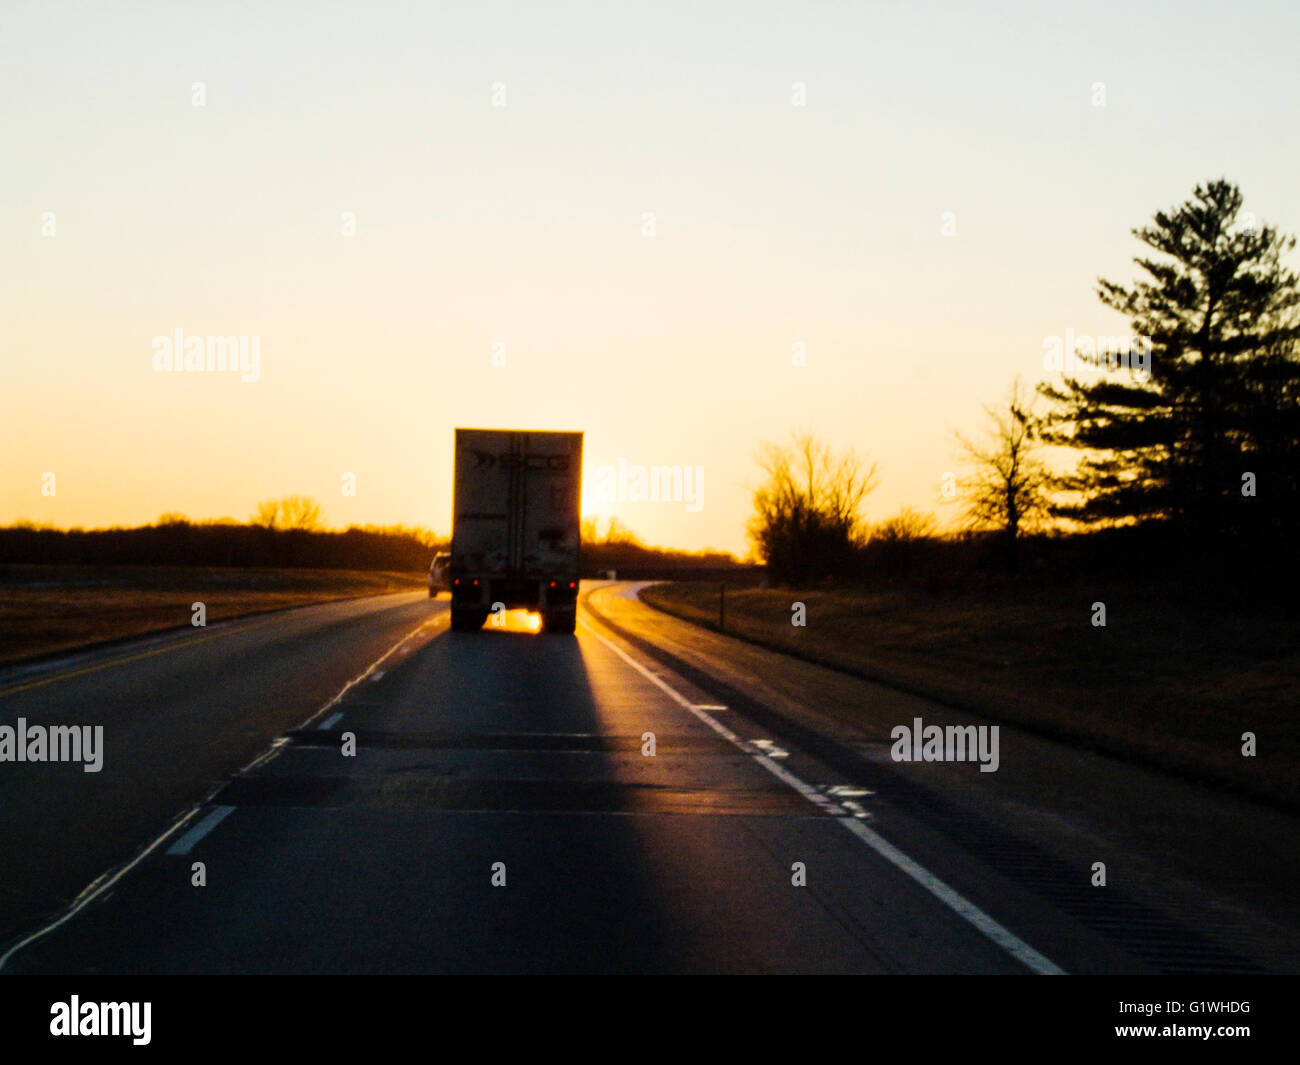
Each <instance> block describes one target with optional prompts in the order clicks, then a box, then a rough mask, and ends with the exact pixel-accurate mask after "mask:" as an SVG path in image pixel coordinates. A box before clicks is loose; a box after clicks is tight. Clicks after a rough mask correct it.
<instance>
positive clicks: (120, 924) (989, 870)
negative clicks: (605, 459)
mask: <svg viewBox="0 0 1300 1065" xmlns="http://www.w3.org/2000/svg"><path fill="white" fill-rule="evenodd" d="M636 590H637V586H636V585H634V584H627V583H620V584H614V583H603V582H597V583H587V584H585V585H584V591H583V598H582V609H581V610H580V614H579V627H578V633H577V635H576V637H564V636H544V635H538V634H535V633H534V632H532V631H531V628H530V626H529V624H528V621H527V618H526V616H525V615H511V616H510V617H509V618H508V624H507V625H506V626H505V627H503V628H500V629H498V628H494V627H493V626H492V625H491V624H489V625H487V626H485V628H484V630H483V631H482V632H478V633H451V632H449V631H448V611H447V605H448V604H447V601H446V600H445V599H439V600H436V601H430V600H429V599H427V598H425V597H424V596H423V595H422V594H421V595H413V594H402V595H395V596H383V597H376V598H371V599H364V600H355V601H349V602H344V603H336V604H329V605H325V606H320V607H308V608H301V609H297V610H293V611H287V612H283V613H278V614H270V615H264V616H260V617H255V618H251V619H248V620H245V621H237V622H231V623H227V624H224V625H220V626H213V627H212V629H211V630H209V631H203V630H194V631H191V632H185V633H176V634H171V635H167V636H164V637H160V638H157V639H154V640H150V641H140V642H137V643H134V644H130V645H125V646H121V647H117V648H113V649H111V650H105V651H98V652H93V653H88V654H86V655H83V656H78V657H73V658H70V659H66V660H61V661H58V662H54V663H46V664H44V665H42V666H40V667H36V668H31V667H29V668H25V669H10V670H6V671H4V672H3V673H0V724H12V723H13V722H14V721H15V720H16V719H17V718H19V717H23V718H25V719H26V720H27V721H28V722H29V723H47V724H55V723H58V724H102V725H103V726H104V736H105V740H104V746H105V750H104V766H103V769H102V771H100V772H98V773H84V772H83V771H82V768H81V767H80V766H79V765H50V764H18V765H15V764H5V765H3V766H0V808H3V810H4V811H5V814H4V818H3V820H2V821H0V874H2V875H0V889H2V892H3V893H2V894H0V942H3V943H4V946H3V947H0V953H2V954H3V971H4V972H6V973H10V972H16V973H24V972H27V973H33V972H54V973H244V972H257V973H262V972H271V973H372V972H376V973H377V972H386V973H410V972H474V973H490V972H512V973H513V972H538V973H552V972H558V973H576V972H582V973H624V972H683V973H698V972H742V973H777V972H824V973H1042V974H1053V973H1061V972H1065V973H1114V972H1128V973H1155V972H1242V973H1246V972H1276V971H1291V972H1294V971H1295V970H1296V968H1297V965H1298V964H1300V963H1298V959H1300V915H1297V912H1296V904H1295V902H1294V900H1293V897H1292V895H1293V885H1294V883H1295V878H1296V875H1297V872H1298V870H1297V862H1298V861H1300V857H1298V856H1300V847H1297V845H1296V844H1297V842H1300V831H1298V826H1297V819H1296V818H1295V817H1294V816H1293V815H1291V814H1288V813H1285V812H1282V811H1276V810H1271V809H1268V808H1265V807H1261V806H1257V805H1255V804H1252V803H1249V802H1246V801H1245V800H1241V799H1237V798H1234V797H1232V796H1228V795H1224V794H1221V793H1219V792H1216V791H1214V790H1212V789H1209V788H1204V787H1201V786H1200V785H1195V784H1190V783H1187V782H1183V781H1178V780H1174V779H1172V778H1168V777H1165V776H1163V775H1161V774H1157V773H1154V772H1151V771H1148V770H1145V769H1142V768H1139V767H1135V766H1131V765H1126V764H1124V763H1120V762H1117V761H1114V760H1110V759H1106V758H1103V757H1101V756H1099V755H1095V754H1090V753H1087V752H1082V751H1075V750H1072V749H1070V748H1067V747H1064V746H1062V745H1060V744H1057V743H1054V742H1052V741H1048V740H1044V739H1041V738H1038V737H1034V736H1030V735H1028V734H1025V733H1023V732H1021V731H1019V730H1013V729H1010V728H1004V729H1003V735H1002V741H1001V749H1002V753H1001V765H1000V767H999V769H998V771H997V772H996V773H988V774H981V773H979V772H978V769H977V767H976V766H974V765H970V764H965V765H953V764H914V765H904V764H900V763H896V762H893V761H892V760H891V759H890V757H889V741H888V736H889V729H890V727H891V725H893V724H897V723H900V722H910V721H911V720H913V719H914V717H916V716H923V717H925V718H926V719H927V720H933V721H940V722H951V723H967V722H972V721H974V719H973V718H970V717H969V716H968V715H963V714H960V713H957V712H955V711H949V710H947V709H945V708H943V707H939V706H936V705H934V704H930V703H926V702H924V701H922V700H919V699H914V698H912V697H910V696H904V695H901V694H899V693H897V692H893V691H890V690H889V689H886V688H882V687H880V686H878V685H873V684H869V683H867V682H865V681H861V680H857V679H855V678H851V677H847V676H845V675H843V674H838V673H833V672H831V671H829V670H824V669H821V668H820V667H816V666H812V665H808V664H805V663H799V662H795V661H793V660H791V659H788V658H785V657H784V656H781V655H776V654H773V653H771V652H767V651H762V650H759V649H757V648H754V647H750V646H748V645H745V644H743V643H740V642H738V641H734V640H730V639H728V638H727V637H724V636H719V635H717V634H714V633H707V632H704V631H702V630H698V629H696V628H694V627H692V626H690V625H688V624H686V623H684V622H680V621H677V620H676V619H672V618H668V617H666V616H664V615H661V614H658V613H657V612H655V611H653V610H651V609H650V608H649V607H646V606H645V605H644V604H642V603H640V602H639V601H638V600H637V599H636V596H635V592H636ZM1137 810H1140V811H1141V816H1135V811H1137ZM1096 862H1103V863H1105V864H1106V866H1107V877H1108V882H1107V885H1106V886H1105V887H1099V886H1094V884H1093V883H1092V879H1093V876H1094V863H1096ZM199 879H201V880H202V883H197V882H196V880H199Z"/></svg>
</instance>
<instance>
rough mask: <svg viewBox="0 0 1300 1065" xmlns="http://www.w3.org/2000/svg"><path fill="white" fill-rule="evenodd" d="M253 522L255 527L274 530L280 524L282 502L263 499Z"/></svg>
mask: <svg viewBox="0 0 1300 1065" xmlns="http://www.w3.org/2000/svg"><path fill="white" fill-rule="evenodd" d="M252 521H253V524H254V525H260V526H261V527H262V528H263V529H274V528H275V527H276V526H277V525H278V524H279V522H280V501H279V500H278V499H263V500H262V501H261V502H260V503H258V504H257V509H256V510H255V511H254V512H253V519H252Z"/></svg>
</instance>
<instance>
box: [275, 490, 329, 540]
mask: <svg viewBox="0 0 1300 1065" xmlns="http://www.w3.org/2000/svg"><path fill="white" fill-rule="evenodd" d="M280 520H281V522H282V523H283V527H284V528H286V529H292V530H295V531H298V532H312V531H313V530H316V529H319V528H320V527H321V505H320V504H319V503H318V502H316V500H314V499H312V498H311V496H285V497H284V498H283V499H281V500H280Z"/></svg>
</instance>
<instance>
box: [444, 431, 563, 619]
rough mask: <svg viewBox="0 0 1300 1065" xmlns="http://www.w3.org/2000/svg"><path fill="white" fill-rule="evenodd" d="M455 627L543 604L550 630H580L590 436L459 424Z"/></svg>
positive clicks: (451, 572)
mask: <svg viewBox="0 0 1300 1065" xmlns="http://www.w3.org/2000/svg"><path fill="white" fill-rule="evenodd" d="M455 463H456V466H455V483H454V488H453V500H452V530H451V564H450V566H449V567H448V577H449V581H450V584H451V627H452V630H453V631H455V632H472V631H475V630H478V629H480V628H482V627H483V622H484V621H486V620H487V618H488V615H489V614H492V613H494V612H500V611H504V610H515V609H520V608H523V609H527V610H532V611H536V612H537V613H539V614H540V615H541V618H542V631H543V632H550V633H572V632H573V631H574V626H575V624H576V622H577V610H578V555H579V550H580V548H581V539H582V537H581V532H582V521H581V516H580V507H581V500H582V433H580V432H533V431H521V430H514V429H457V430H456V458H455Z"/></svg>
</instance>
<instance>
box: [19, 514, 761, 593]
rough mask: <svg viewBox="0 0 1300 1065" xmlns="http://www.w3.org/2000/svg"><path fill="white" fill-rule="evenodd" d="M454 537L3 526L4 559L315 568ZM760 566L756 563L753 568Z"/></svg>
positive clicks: (701, 573)
mask: <svg viewBox="0 0 1300 1065" xmlns="http://www.w3.org/2000/svg"><path fill="white" fill-rule="evenodd" d="M446 550H448V542H447V538H446V537H439V536H437V535H436V534H434V533H433V532H432V531H431V530H429V529H424V528H418V527H417V528H413V527H409V526H354V527H352V528H350V529H346V530H343V531H341V532H330V531H324V530H321V529H294V528H275V527H271V526H269V525H264V524H256V523H253V524H240V523H238V522H234V521H212V522H196V521H190V520H188V519H182V518H175V519H162V520H159V521H158V522H157V523H155V524H153V525H145V526H139V527H137V528H131V529H121V528H114V529H55V528H50V527H42V526H36V525H33V524H31V523H29V522H21V523H18V524H16V525H12V526H9V527H7V528H0V563H5V562H8V563H13V564H19V563H23V564H31V563H35V564H41V563H51V564H73V565H105V566H113V565H136V566H150V565H159V566H269V567H289V568H293V567H302V568H307V569H353V570H392V571H415V570H426V569H428V567H429V562H430V561H431V559H432V558H433V556H434V554H435V553H436V552H438V551H446ZM743 568H744V567H739V565H738V563H737V562H736V560H735V559H734V558H733V557H732V556H731V555H729V554H725V553H723V552H720V551H705V552H699V553H691V552H686V551H672V550H667V549H663V548H657V547H647V546H645V545H644V544H640V543H637V542H635V541H633V540H630V539H615V540H599V541H595V542H585V543H584V544H583V546H582V573H583V576H584V577H597V576H600V575H601V574H603V573H604V572H606V571H608V570H611V569H612V570H615V571H616V572H617V574H618V576H619V577H620V578H625V579H630V580H648V579H653V578H673V577H683V578H685V577H698V578H699V579H702V580H713V579H719V577H720V575H725V574H727V573H731V572H733V571H735V570H738V569H743ZM750 568H751V569H752V567H750Z"/></svg>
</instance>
